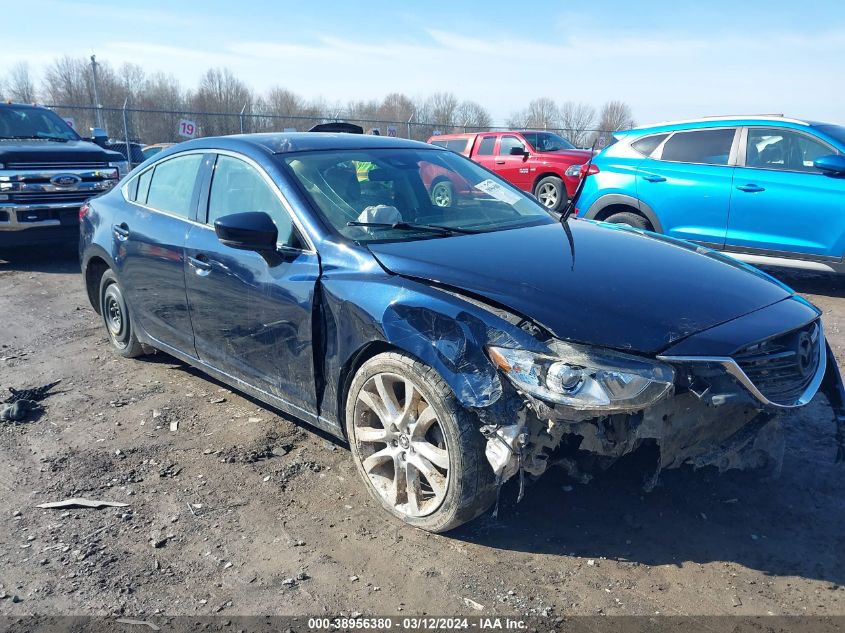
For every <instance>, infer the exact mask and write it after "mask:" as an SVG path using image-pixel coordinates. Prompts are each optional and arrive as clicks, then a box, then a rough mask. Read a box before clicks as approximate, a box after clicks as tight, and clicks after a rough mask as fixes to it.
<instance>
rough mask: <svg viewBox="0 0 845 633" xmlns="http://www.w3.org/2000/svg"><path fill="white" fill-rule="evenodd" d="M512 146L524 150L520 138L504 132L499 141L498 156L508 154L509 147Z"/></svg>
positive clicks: (509, 151) (511, 147)
mask: <svg viewBox="0 0 845 633" xmlns="http://www.w3.org/2000/svg"><path fill="white" fill-rule="evenodd" d="M514 147H518V148H519V149H521V150H522V151H525V144H524V143H523V142H522V141H521V140H519V139H518V138H517V137H515V136H510V135H507V134H506V135H505V136H503V137H502V140H501V141H499V156H509V155H510V153H511V149H513V148H514Z"/></svg>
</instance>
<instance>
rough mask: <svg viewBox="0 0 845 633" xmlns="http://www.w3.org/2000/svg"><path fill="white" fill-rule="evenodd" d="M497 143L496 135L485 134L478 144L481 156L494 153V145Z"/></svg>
mask: <svg viewBox="0 0 845 633" xmlns="http://www.w3.org/2000/svg"><path fill="white" fill-rule="evenodd" d="M495 144H496V137H495V136H485V137H483V138H482V139H481V142H480V143H479V144H478V152H477V154H478V155H479V156H492V154H493V146H494V145H495Z"/></svg>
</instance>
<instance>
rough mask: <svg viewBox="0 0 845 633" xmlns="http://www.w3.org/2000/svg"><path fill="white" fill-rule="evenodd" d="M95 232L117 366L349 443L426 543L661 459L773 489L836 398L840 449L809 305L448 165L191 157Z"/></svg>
mask: <svg viewBox="0 0 845 633" xmlns="http://www.w3.org/2000/svg"><path fill="white" fill-rule="evenodd" d="M446 189H448V191H449V195H448V196H444V195H442V193H443V191H444V190H446ZM80 216H81V241H80V248H81V256H82V272H83V277H84V282H85V286H86V288H87V292H88V296H89V298H90V301H91V304H92V305H93V306H94V308H95V309H96V310H97V311H98V312H99V313H100V314H101V315H102V318H103V321H104V323H105V327H106V331H107V333H108V336H109V339H110V341H111V345H112V346H113V348H114V350H115V351H116V352H117V353H118V354H120V355H121V356H124V357H127V358H133V357H138V356H142V355H143V354H146V353H151V352H153V351H155V350H160V351H162V352H165V353H167V354H170V355H172V356H174V357H176V358H178V359H181V360H182V361H184V362H186V363H189V364H191V365H193V366H195V367H198V368H199V369H201V370H202V371H204V372H206V373H207V374H209V375H211V376H213V377H214V378H216V379H218V380H220V381H222V382H224V383H226V384H228V385H231V386H232V387H234V388H236V389H238V390H240V391H242V392H245V393H247V394H250V395H252V396H254V397H255V398H257V399H259V400H261V401H263V402H265V403H267V404H268V405H270V406H272V407H275V408H277V409H279V410H281V411H283V412H285V413H287V414H290V415H292V416H295V417H296V418H298V419H300V420H302V421H304V422H307V423H308V424H311V425H313V426H315V427H319V428H320V429H323V430H324V431H327V432H329V433H331V434H333V435H335V436H337V437H339V438H345V439H346V440H347V441H348V443H349V445H350V448H351V454H352V458H353V459H354V461H355V463H356V465H357V470H358V471H359V472H360V474H361V477H362V480H363V482H364V483H365V485H366V487H367V489H368V490H369V492H370V494H372V496H373V497H374V498H375V499H376V500H378V502H379V503H380V504H381V505H382V506H383V507H384V508H385V510H386V511H387V512H389V513H390V514H391V515H393V516H394V517H397V518H398V519H400V520H402V521H404V522H406V523H408V524H410V525H413V526H416V527H419V528H423V529H426V530H431V531H435V532H440V531H445V530H449V529H451V528H454V527H456V526H458V525H460V524H462V523H464V522H466V521H469V520H471V519H473V518H474V517H477V516H478V515H479V514H481V513H483V512H484V511H485V510H487V509H489V508H490V507H491V506H492V505H493V504H494V502H495V500H496V494H497V490H498V488H499V487H500V486H501V485H502V483H504V482H505V481H507V480H508V479H509V478H511V477H514V476H518V477H525V476H530V477H537V476H539V475H541V474H542V473H543V472H544V471H545V470H546V469H547V468H548V467H550V466H551V465H553V464H555V465H560V466H563V467H564V468H566V469H567V470H568V471H569V472H570V473H571V474H573V475H574V476H576V477H580V478H587V477H588V475H589V469H591V468H593V469H594V468H605V467H608V466H610V465H611V464H612V463H613V462H614V461H615V460H617V459H619V458H620V457H622V456H623V455H626V454H628V453H631V452H633V451H635V450H637V449H639V448H640V447H644V446H651V447H653V448H656V449H657V452H656V453H655V454H657V455H658V457H657V458H656V463H655V465H654V475H653V477H652V480H654V479H655V478H656V477H657V474H658V473H659V472H660V471H661V469H665V468H674V467H678V466H680V465H682V464H693V465H695V466H704V465H712V466H715V467H717V468H719V469H721V470H725V469H729V468H757V467H760V468H763V467H765V468H767V469H777V468H778V465H779V463H780V459H781V455H782V450H783V443H782V441H781V424H782V420H783V419H784V417H785V416H788V415H789V413H790V411H791V410H794V409H795V408H797V407H801V406H803V405H806V404H807V403H808V402H809V401H810V400H811V399H812V398H813V397H814V396H815V394H816V393H817V392H819V391H823V392H824V393H825V394H826V396H827V399H828V401H829V403H830V404H831V406H832V409H833V416H834V419H835V421H836V422H837V431H838V436H837V447H838V448H839V451H840V453H841V451H842V445H843V443H845V438H843V429H845V402H843V400H845V394H843V387H842V380H841V377H840V375H839V371H838V369H837V366H836V362H835V360H834V358H833V355H832V352H831V350H830V348H829V346H828V344H827V343H826V341H825V336H824V331H823V328H822V322H821V319H820V312H819V310H818V309H816V308H815V307H814V306H812V305H811V304H809V303H808V302H806V301H805V300H803V299H802V298H800V297H798V296H796V295H795V294H794V293H793V292H792V291H791V290H790V289H789V288H787V287H785V286H784V285H782V284H780V283H778V282H777V281H775V280H774V279H772V278H771V277H769V276H768V275H766V274H764V273H762V272H760V271H758V270H756V269H754V268H752V267H750V266H747V265H745V264H741V263H739V262H737V261H734V260H732V259H730V258H728V257H726V256H723V255H721V254H719V253H716V252H713V251H711V250H708V249H705V248H702V247H697V246H694V245H691V244H688V243H685V242H680V241H676V240H673V239H669V238H666V237H662V236H659V235H654V234H650V233H646V232H644V231H640V230H637V229H632V228H629V227H622V226H614V227H611V226H606V225H602V224H598V223H593V222H590V221H584V220H578V221H571V222H566V221H564V222H563V223H562V222H561V221H560V218H558V217H557V216H555V215H553V214H551V213H550V212H548V211H547V210H546V209H545V207H543V205H541V204H539V203H538V202H537V201H536V200H535V199H534V198H532V197H531V196H529V195H527V194H525V193H523V192H522V191H520V190H518V189H516V188H514V187H512V186H511V185H510V184H508V183H507V182H505V181H503V180H501V179H499V178H498V177H496V176H495V175H494V174H492V173H491V172H489V171H487V170H485V169H484V168H482V167H480V166H479V165H477V164H475V163H473V162H471V161H469V160H467V159H465V158H464V157H462V156H460V155H458V154H456V153H453V152H450V151H447V150H443V149H441V148H437V147H434V146H430V145H425V144H422V143H416V142H412V141H404V140H399V139H392V138H385V137H377V136H364V135H354V134H323V133H303V134H264V135H245V136H233V137H224V138H204V139H198V140H193V141H189V142H186V143H181V144H179V145H176V146H174V147H171V148H168V149H166V150H164V151H162V152H161V153H159V154H157V155H156V156H155V157H153V158H151V159H149V160H148V161H147V162H145V163H144V164H142V165H141V166H139V167H138V168H136V169H135V170H134V171H133V172H132V173H131V174H130V175H129V177H127V178H126V179H124V181H123V182H122V183H121V186H119V187H116V188H115V189H114V190H112V191H111V192H109V193H106V194H105V195H102V196H100V197H98V198H96V199H94V200H92V201H91V202H90V203H89V204H88V205H86V206H84V207H82V209H81V210H80ZM840 457H841V454H840Z"/></svg>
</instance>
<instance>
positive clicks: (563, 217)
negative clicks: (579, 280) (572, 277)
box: [560, 139, 598, 271]
mask: <svg viewBox="0 0 845 633" xmlns="http://www.w3.org/2000/svg"><path fill="white" fill-rule="evenodd" d="M597 140H598V139H596V141H597ZM596 141H593V146H592V147H591V148H590V159H589V160H588V161H587V164H586V165H585V166H584V167H582V168H581V169H582V171H583V174H584V175H583V176H581V180H580V181H579V182H578V186H577V187H576V188H575V194H574V195H573V196H572V198H570V200H569V202H567V203H566V208H565V209H564V210H563V212H562V213H561V214H560V224H561V226H562V227H563V230H564V232H565V233H566V239H567V240H568V241H569V252H570V253H571V254H572V266H570V268H569V270H572V271H574V270H575V238H574V237H573V236H572V229H571V228H570V226H569V222H568V220H569V216H570V215H572V211H573V210H574V209H575V203H576V202H578V198H579V197H580V195H581V192H582V191H583V190H584V181H585V180H587V172H589V171H590V165H592V164H593V155H594V154H595V149H596ZM585 168H586V169H585Z"/></svg>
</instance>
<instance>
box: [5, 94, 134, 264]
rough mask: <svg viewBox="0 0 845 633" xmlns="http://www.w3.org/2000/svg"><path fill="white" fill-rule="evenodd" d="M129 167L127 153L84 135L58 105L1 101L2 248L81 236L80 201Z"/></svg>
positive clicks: (110, 183) (105, 187)
mask: <svg viewBox="0 0 845 633" xmlns="http://www.w3.org/2000/svg"><path fill="white" fill-rule="evenodd" d="M126 171H128V164H127V162H126V159H125V158H124V157H123V156H122V155H121V154H119V153H117V152H113V151H109V150H107V149H104V148H103V147H100V146H99V145H97V144H95V143H94V142H90V141H86V140H84V139H82V138H81V137H80V136H79V135H78V134H77V133H76V132H75V131H74V130H73V129H72V128H71V127H70V126H69V125H68V124H67V123H66V122H65V121H64V119H62V118H61V117H60V116H59V115H58V114H56V113H55V112H53V111H52V110H49V109H48V108H44V107H41V106H35V105H24V104H17V103H0V248H3V247H9V246H29V245H32V244H38V243H45V242H75V241H76V240H77V239H78V236H79V207H80V206H81V205H82V203H84V202H85V201H86V200H88V199H90V198H92V197H94V196H96V195H98V194H101V193H103V192H104V191H108V190H109V189H111V188H112V187H114V186H115V185H116V184H117V182H118V181H119V180H120V177H121V176H122V175H123V174H124V173H125V172H126Z"/></svg>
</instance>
